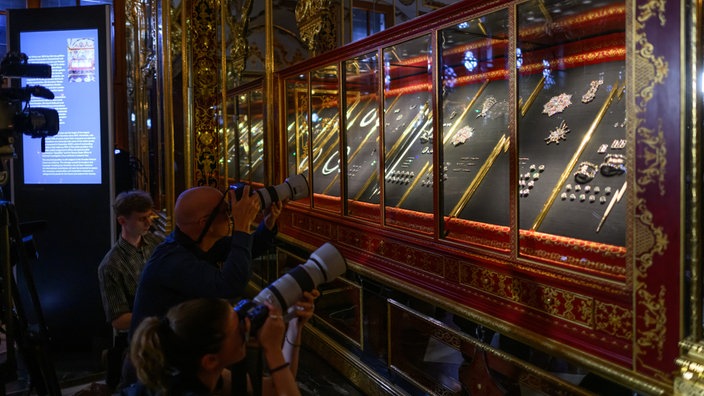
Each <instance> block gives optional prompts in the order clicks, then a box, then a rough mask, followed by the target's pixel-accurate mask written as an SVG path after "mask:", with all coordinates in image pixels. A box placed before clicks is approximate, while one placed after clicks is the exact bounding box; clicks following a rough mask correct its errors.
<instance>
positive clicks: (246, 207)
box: [227, 186, 260, 232]
mask: <svg viewBox="0 0 704 396" xmlns="http://www.w3.org/2000/svg"><path fill="white" fill-rule="evenodd" d="M249 189H250V187H249V186H244V187H243V192H244V193H243V194H241V195H240V196H239V199H238V197H237V194H235V191H233V190H230V191H228V192H227V193H228V194H229V195H230V196H229V200H230V203H231V206H230V216H231V218H232V222H233V229H234V230H235V231H242V232H249V226H250V224H252V222H253V221H254V220H255V219H256V217H257V214H258V213H259V209H260V207H259V205H260V200H259V198H258V197H257V196H256V195H252V194H250V193H249Z"/></svg>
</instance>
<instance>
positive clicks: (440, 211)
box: [277, 0, 687, 394]
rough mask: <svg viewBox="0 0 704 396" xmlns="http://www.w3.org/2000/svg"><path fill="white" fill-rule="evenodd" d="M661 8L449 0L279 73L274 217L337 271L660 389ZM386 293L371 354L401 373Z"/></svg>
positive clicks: (671, 282)
mask: <svg viewBox="0 0 704 396" xmlns="http://www.w3.org/2000/svg"><path fill="white" fill-rule="evenodd" d="M661 6H662V7H655V6H654V5H653V4H651V3H647V4H646V3H645V2H637V1H621V0H613V1H602V2H591V1H580V2H574V1H556V0H552V1H543V0H534V1H522V2H511V1H493V2H488V3H487V2H479V1H463V2H459V3H458V4H455V5H452V6H448V7H446V8H444V9H443V10H442V11H438V12H436V13H432V14H429V15H426V16H424V17H422V18H420V20H419V21H413V23H408V24H403V25H400V26H396V27H394V28H393V29H389V30H387V31H384V32H382V33H379V34H376V35H374V36H373V37H370V38H368V39H364V40H361V41H359V42H357V43H355V44H354V45H349V46H347V47H343V48H340V49H339V50H337V51H333V52H331V53H328V54H326V55H325V56H321V57H317V58H313V59H311V60H310V61H307V62H303V63H302V64H300V65H297V66H295V67H292V68H290V69H287V70H283V71H281V72H280V73H279V75H278V76H277V77H278V79H279V80H280V82H281V85H280V87H281V91H282V98H283V107H284V109H283V110H282V114H285V118H286V125H287V134H286V139H287V142H288V144H287V146H286V147H287V153H286V155H287V164H288V171H289V173H291V172H292V171H294V170H295V171H296V172H298V173H301V172H303V173H305V174H306V175H307V177H308V178H309V180H312V183H311V184H312V186H311V195H312V199H311V200H309V201H305V200H302V201H298V202H293V203H291V204H290V208H291V210H290V211H287V213H285V214H284V217H283V218H282V222H283V225H282V228H281V232H282V233H284V234H285V235H286V237H287V238H290V239H291V240H293V241H295V243H298V244H302V245H304V246H310V245H313V246H315V245H317V244H320V243H322V242H325V241H333V242H334V243H335V244H336V246H339V247H340V249H341V250H342V251H343V252H344V254H345V256H346V258H347V259H348V262H349V263H351V267H352V268H353V270H354V271H355V272H357V273H360V274H365V276H369V277H371V278H373V279H374V280H375V282H379V283H380V284H383V285H384V286H385V287H388V288H390V289H391V290H394V291H396V292H401V293H404V294H408V295H412V296H414V297H416V298H420V299H421V300H423V301H424V302H427V303H429V304H431V305H432V306H433V307H435V308H436V309H435V310H433V312H435V313H437V312H439V311H442V312H450V313H451V314H452V315H454V316H460V317H462V318H464V319H467V320H470V321H472V322H473V323H475V324H477V325H478V326H482V327H486V328H490V329H492V331H495V332H497V333H500V334H501V335H502V336H505V337H509V338H511V339H514V340H518V341H519V342H521V343H524V344H525V345H530V346H531V348H535V349H536V350H540V351H541V353H549V354H550V355H551V356H556V357H559V358H562V359H566V360H567V361H569V362H572V363H578V365H579V366H580V367H581V368H580V370H582V369H583V370H585V372H586V371H588V372H594V373H598V374H599V375H601V376H603V377H605V378H608V379H609V380H612V381H614V382H616V383H619V384H623V385H624V386H626V387H629V388H630V389H633V390H637V391H641V392H644V393H661V392H662V390H663V389H665V388H667V387H668V386H669V385H668V384H669V383H670V381H671V376H672V372H673V368H674V361H675V359H676V356H677V354H678V348H677V346H676V345H677V342H678V340H679V333H680V328H679V327H678V323H679V320H678V319H679V316H680V312H679V310H678V308H677V306H676V300H677V299H678V298H679V295H680V289H681V279H680V274H679V273H678V272H677V271H675V273H668V270H672V267H673V266H676V264H675V263H678V262H680V261H681V260H683V255H682V254H681V251H680V250H678V249H677V248H675V247H673V245H672V244H673V243H674V244H675V245H678V244H679V239H678V238H679V236H680V229H681V227H683V226H682V223H681V219H680V215H679V214H680V211H681V210H684V209H683V206H686V205H685V204H684V203H683V202H682V201H681V200H680V198H681V196H680V193H681V189H682V188H683V187H682V185H681V184H680V182H681V180H683V179H682V178H684V175H685V173H686V172H685V171H683V168H680V167H678V166H677V164H679V161H680V158H681V154H682V153H683V152H685V150H686V149H687V146H686V144H685V143H684V142H683V140H682V139H681V136H682V134H681V128H682V125H681V120H680V115H681V114H683V112H685V110H683V109H682V107H680V106H682V105H683V103H684V99H682V100H678V99H677V98H683V97H684V95H685V92H687V90H686V89H685V88H684V86H681V85H680V81H679V80H678V77H677V76H673V74H672V73H669V71H671V70H673V69H672V68H673V67H675V66H676V65H680V64H681V62H683V56H682V55H679V53H675V52H673V51H674V50H671V49H670V48H669V47H668V45H669V44H665V41H664V40H665V38H666V37H667V38H670V39H672V38H673V37H675V41H676V42H679V41H678V40H679V38H680V36H679V35H678V33H677V32H679V31H680V25H679V23H682V22H683V20H682V19H681V17H682V15H681V14H678V13H677V9H675V8H673V7H671V6H670V5H669V4H668V5H667V6H665V5H664V4H662V5H661ZM673 26H674V27H673ZM658 51H661V52H662V54H661V53H660V52H658ZM323 70H324V71H330V72H331V73H327V74H325V76H326V77H325V78H321V77H320V76H321V71H323ZM332 72H334V73H337V77H333V74H332ZM336 82H337V83H336ZM323 88H325V90H323ZM321 95H334V99H333V98H322V97H321ZM666 97H667V99H665V98H666ZM326 100H327V101H329V102H330V103H334V105H332V104H331V105H330V106H327V107H326V106H322V105H321V104H322V103H325V102H326ZM338 103H339V104H340V105H337V104H338ZM325 111H328V112H327V113H325V115H324V116H322V117H323V118H324V119H325V122H321V121H320V120H321V118H317V119H316V120H314V119H313V118H312V117H309V116H308V114H311V115H313V114H314V113H318V116H317V117H320V114H323V113H324V112H325ZM343 114H344V117H343V116H342V115H343ZM331 118H333V119H331ZM314 123H317V124H314ZM323 130H325V131H328V132H330V133H335V134H336V135H335V136H328V135H326V134H323V133H322V132H321V131H323ZM333 131H334V132H333ZM323 135H324V136H325V139H323V138H322V137H321V138H318V139H316V137H317V136H323ZM308 136H311V137H312V139H308ZM308 153H312V155H313V156H314V157H315V159H314V160H313V161H312V162H311V163H313V164H323V165H322V166H318V167H316V166H314V167H308V166H307V160H308V158H309V157H310V155H309V154H308ZM326 165H327V166H326ZM323 170H326V171H328V173H327V174H323V173H324V172H322V171H323ZM664 174H667V176H664ZM330 175H333V176H332V179H330ZM326 177H327V178H326ZM321 182H322V184H324V185H325V188H321V187H322V185H321V184H320V183H321ZM668 207H669V208H671V209H672V212H671V213H670V214H668V213H667V211H666V210H663V208H668ZM670 263H672V264H671V265H670ZM363 295H364V293H363ZM385 303H386V304H387V305H388V306H389V307H392V306H400V308H398V309H400V310H401V311H404V310H406V309H408V310H409V311H408V312H412V309H410V307H408V306H404V303H403V302H400V303H399V302H392V301H391V299H389V300H386V301H385ZM362 305H365V304H364V303H362ZM389 309H390V311H389V312H388V315H387V316H386V318H385V320H384V323H385V325H386V326H387V327H388V329H391V330H389V333H388V334H389V335H388V339H387V340H385V341H384V342H386V343H388V350H389V351H390V352H389V355H388V356H385V357H384V359H385V362H386V363H387V364H388V365H390V366H393V367H398V368H399V370H398V372H399V373H400V374H401V375H403V376H406V377H408V380H409V381H411V382H413V381H414V380H418V378H419V377H418V376H416V375H415V374H414V370H420V371H424V369H423V367H420V368H418V367H407V365H406V363H404V362H409V361H411V360H413V359H410V360H409V359H405V358H402V359H400V360H395V359H397V358H394V354H395V353H402V354H403V353H411V352H413V353H416V352H417V351H409V350H408V349H407V348H404V346H403V345H402V344H400V343H401V342H403V341H402V340H403V339H404V337H402V336H403V335H404V334H403V333H404V332H405V331H406V327H407V326H405V325H406V323H405V322H403V321H405V320H406V318H407V317H408V314H407V313H403V312H401V313H399V311H398V309H397V308H389ZM367 314H369V312H367ZM420 316H421V317H422V316H423V315H420ZM430 316H432V315H430ZM429 322H431V325H430V326H431V327H433V326H435V327H436V328H435V329H434V330H432V329H431V330H428V331H427V333H428V334H432V333H433V332H438V334H439V333H442V332H446V333H444V334H447V335H452V337H454V333H453V331H455V330H457V329H450V328H449V327H451V326H449V325H448V324H447V323H445V322H442V321H440V322H434V321H433V320H430V321H429ZM392 330H393V331H392ZM450 330H452V331H450ZM428 334H425V335H424V336H422V337H421V338H423V337H425V338H424V341H423V342H424V345H427V341H428V340H427V336H428ZM465 335H466V334H460V335H458V337H459V339H464V338H463V337H464V336H465ZM370 337H371V336H370ZM431 338H432V337H431ZM372 339H373V337H372ZM381 343H383V342H380V344H381ZM371 344H373V343H371ZM457 345H461V346H457ZM462 345H464V344H463V343H462V342H460V344H456V345H453V348H454V349H456V350H457V351H458V353H459V354H460V355H461V354H462V353H469V352H466V351H465V346H462ZM484 347H485V346H480V347H474V346H472V347H469V346H468V347H467V348H468V349H467V351H470V352H471V351H473V352H472V354H473V355H474V354H477V353H479V352H477V351H480V350H481V351H483V352H481V353H482V354H483V356H484V358H485V359H486V358H488V357H487V356H489V355H491V354H492V353H494V352H489V355H487V352H486V351H487V349H486V348H484ZM394 351H397V352H394ZM497 356H501V353H498V354H497ZM511 359H513V357H512V358H506V359H504V360H505V362H508V363H506V364H508V366H511V365H514V363H515V361H514V362H511ZM519 360H520V359H519ZM508 366H507V367H508ZM519 366H520V364H519ZM516 367H517V366H515V365H514V367H513V368H514V369H516ZM526 367H528V366H524V367H522V368H521V369H522V370H523V369H527V368H526ZM455 369H456V367H455ZM453 370H454V369H453ZM527 370H528V371H530V372H531V373H539V372H541V371H540V370H541V368H540V367H538V368H537V369H536V368H535V367H532V366H531V367H530V368H528V369H527ZM519 371H520V370H519ZM514 374H515V370H514ZM438 375H440V374H438ZM454 375H455V377H456V376H457V373H455V374H454ZM531 375H532V374H531ZM539 376H540V377H541V378H543V379H544V380H545V381H547V382H545V387H546V389H548V388H550V387H551V386H555V387H557V388H556V389H558V388H559V389H561V390H560V392H567V393H569V389H570V387H569V385H565V384H564V383H560V382H559V381H558V382H551V381H552V379H550V378H549V377H550V374H545V375H543V374H540V375H539ZM519 377H520V376H519ZM519 377H515V378H519ZM434 378H436V379H437V377H434ZM465 380H466V379H465ZM516 381H518V382H520V381H519V380H518V379H516V380H515V381H514V382H513V385H517V384H518V382H516ZM432 382H433V380H432V379H429V380H428V382H427V383H416V384H415V385H417V386H418V387H420V388H422V389H426V390H427V387H428V386H427V384H429V383H432ZM451 382H452V381H450V383H449V385H448V388H447V389H450V390H452V392H455V391H456V392H459V390H458V389H457V388H456V386H459V385H461V383H462V382H461V381H460V382H457V383H454V384H453V383H451ZM465 382H466V381H465ZM470 382H471V381H470ZM549 384H552V385H549ZM541 386H542V385H541ZM447 389H446V390H447ZM435 392H438V391H437V390H434V391H432V392H431V393H435ZM439 393H442V392H439ZM451 394H452V393H451Z"/></svg>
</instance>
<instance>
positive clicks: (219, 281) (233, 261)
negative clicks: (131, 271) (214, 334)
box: [148, 232, 252, 298]
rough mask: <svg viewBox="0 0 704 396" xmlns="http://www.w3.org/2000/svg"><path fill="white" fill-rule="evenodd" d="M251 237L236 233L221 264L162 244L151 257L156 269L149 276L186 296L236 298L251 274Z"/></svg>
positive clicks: (173, 244) (173, 245)
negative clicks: (209, 261)
mask: <svg viewBox="0 0 704 396" xmlns="http://www.w3.org/2000/svg"><path fill="white" fill-rule="evenodd" d="M251 245H252V235H250V234H247V233H244V232H235V233H234V234H233V236H232V238H231V241H230V246H229V252H228V253H227V256H225V257H224V258H225V261H224V262H222V263H220V265H215V263H208V262H207V261H206V260H204V259H201V258H199V257H198V256H196V255H195V254H194V253H193V252H191V251H189V250H188V249H186V248H185V247H183V246H181V245H177V244H175V243H172V244H171V246H165V245H161V246H160V247H159V248H157V250H155V252H154V253H153V254H152V257H151V258H150V263H151V265H155V266H156V268H154V269H152V270H150V271H149V272H148V276H152V277H158V278H159V279H158V280H156V281H155V282H156V283H158V284H159V285H161V286H163V287H164V288H166V289H169V290H175V291H178V293H180V294H182V295H184V296H192V297H193V298H195V297H210V298H237V297H241V296H242V295H243V292H244V289H245V287H246V286H247V283H248V282H249V279H250V277H251V271H252V253H251V251H252V250H251Z"/></svg>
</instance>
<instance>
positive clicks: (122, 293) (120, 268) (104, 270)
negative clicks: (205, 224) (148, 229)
mask: <svg viewBox="0 0 704 396" xmlns="http://www.w3.org/2000/svg"><path fill="white" fill-rule="evenodd" d="M161 241H162V239H161V238H159V237H157V236H156V235H154V234H152V233H147V234H145V235H144V236H142V243H141V244H140V246H139V247H134V246H133V245H132V244H130V243H129V242H127V241H125V240H124V239H122V237H120V238H119V239H118V241H117V242H115V244H114V245H113V246H112V248H111V249H110V251H109V252H108V253H107V254H106V255H105V257H104V258H103V261H101V262H100V266H98V282H99V283H100V295H101V298H102V300H103V309H104V310H105V319H106V320H107V321H108V323H111V322H112V321H113V320H115V319H116V318H117V317H119V316H120V315H122V314H124V313H128V312H132V307H133V306H134V295H135V291H136V290H137V282H138V281H139V275H140V273H141V272H142V269H143V268H144V264H145V263H146V262H147V259H148V258H149V256H150V255H151V254H152V251H153V250H154V248H155V247H156V246H157V245H158V244H159V243H161Z"/></svg>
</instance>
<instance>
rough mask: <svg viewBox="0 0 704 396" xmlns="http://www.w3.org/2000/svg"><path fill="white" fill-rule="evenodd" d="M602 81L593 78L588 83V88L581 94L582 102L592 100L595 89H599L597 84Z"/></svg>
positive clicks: (602, 81)
mask: <svg viewBox="0 0 704 396" xmlns="http://www.w3.org/2000/svg"><path fill="white" fill-rule="evenodd" d="M603 83H604V80H603V79H600V80H594V81H592V82H591V83H589V90H588V91H587V93H585V94H584V95H582V103H589V102H591V101H592V100H594V97H595V96H596V90H597V89H599V86H600V85H601V84H603Z"/></svg>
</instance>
